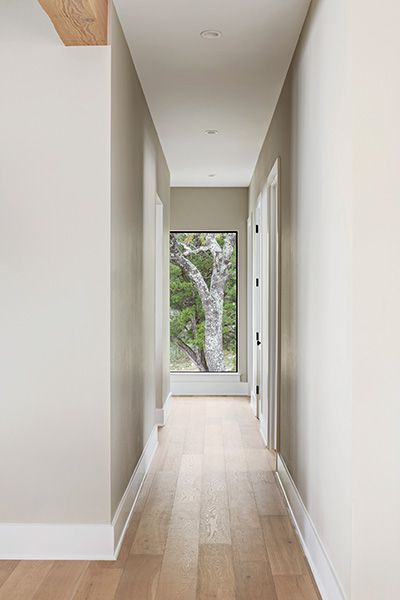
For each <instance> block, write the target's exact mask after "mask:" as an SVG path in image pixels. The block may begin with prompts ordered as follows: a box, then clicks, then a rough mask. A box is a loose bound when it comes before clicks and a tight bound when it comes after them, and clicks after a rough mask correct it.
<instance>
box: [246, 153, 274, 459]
mask: <svg viewBox="0 0 400 600" xmlns="http://www.w3.org/2000/svg"><path fill="white" fill-rule="evenodd" d="M252 237H253V243H252V244H251V246H252V248H253V261H252V263H253V281H252V282H251V290H252V315H251V320H250V322H249V329H250V331H252V339H253V344H252V352H251V356H250V363H251V364H250V372H251V373H253V377H252V381H251V388H252V389H251V394H252V398H253V397H254V398H255V400H254V401H253V402H254V403H255V405H256V411H255V412H256V416H257V417H258V418H259V419H260V431H261V434H262V436H263V439H264V441H265V444H266V445H267V447H268V448H269V449H270V450H277V449H278V412H279V368H280V361H279V285H280V284H279V265H280V262H279V260H280V258H279V248H280V234H279V159H277V160H276V161H275V163H274V165H273V167H272V169H271V171H270V173H269V175H268V177H267V181H266V183H265V185H264V187H263V189H262V191H261V193H260V195H259V197H258V200H257V205H256V207H255V211H254V214H253V235H252Z"/></svg>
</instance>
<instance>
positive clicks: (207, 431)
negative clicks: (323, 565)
mask: <svg viewBox="0 0 400 600" xmlns="http://www.w3.org/2000/svg"><path fill="white" fill-rule="evenodd" d="M159 440H160V444H159V448H158V450H157V452H156V455H155V457H154V459H153V463H152V466H151V468H150V471H149V473H148V475H147V478H146V479H145V482H144V485H143V488H142V491H141V493H140V495H139V498H138V501H137V503H136V505H135V509H134V513H133V515H132V518H131V521H130V525H129V528H128V531H127V533H126V536H125V539H124V542H123V545H122V549H121V552H120V555H119V558H118V560H117V561H115V562H109V563H107V562H106V563H105V562H91V563H90V562H86V561H73V562H68V561H65V562H64V561H54V562H51V561H47V562H44V561H20V562H19V563H18V562H17V561H3V562H0V584H1V583H2V585H1V587H0V600H6V599H7V600H16V599H17V598H18V599H22V598H23V600H31V599H35V600H113V599H115V600H150V599H154V600H196V599H198V600H209V599H212V598H216V599H218V600H231V599H237V600H245V599H246V600H258V599H259V600H317V599H318V598H319V596H318V594H317V592H316V591H315V587H314V583H313V580H312V577H311V575H310V572H309V569H308V565H307V563H306V560H305V558H304V556H303V554H302V552H301V548H300V545H299V543H298V541H297V538H296V535H295V533H294V531H293V528H292V525H291V523H290V520H289V517H288V515H287V510H286V507H285V504H284V500H283V497H282V496H281V493H280V490H279V488H278V486H277V484H276V482H275V479H274V475H273V468H274V458H273V456H272V455H271V454H269V453H268V452H267V451H266V450H265V449H264V444H263V442H262V440H261V437H260V434H259V431H258V421H257V420H256V419H255V418H254V417H253V415H252V412H251V409H250V406H249V404H248V401H247V398H238V397H236V398H234V397H230V398H228V397H221V398H175V399H174V400H173V408H172V411H171V415H170V417H169V420H168V423H167V425H166V426H165V427H164V428H161V429H160V430H159Z"/></svg>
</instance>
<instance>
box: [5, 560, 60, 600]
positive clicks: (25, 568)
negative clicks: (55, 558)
mask: <svg viewBox="0 0 400 600" xmlns="http://www.w3.org/2000/svg"><path fill="white" fill-rule="evenodd" d="M53 564H54V563H53V562H52V561H44V560H32V561H31V560H29V561H21V562H20V563H19V564H18V565H17V567H16V568H15V569H14V570H13V572H12V573H11V575H10V576H9V577H7V579H6V581H5V582H4V583H3V585H2V586H1V588H0V600H31V599H32V598H33V596H34V594H35V592H36V590H37V589H38V587H39V586H40V585H41V583H42V582H43V580H44V579H45V577H46V575H47V574H48V573H49V571H50V569H51V568H52V566H53Z"/></svg>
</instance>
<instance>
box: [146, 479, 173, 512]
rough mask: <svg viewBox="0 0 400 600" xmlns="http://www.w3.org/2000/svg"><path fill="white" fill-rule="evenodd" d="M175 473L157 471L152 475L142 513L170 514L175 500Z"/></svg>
mask: <svg viewBox="0 0 400 600" xmlns="http://www.w3.org/2000/svg"><path fill="white" fill-rule="evenodd" d="M177 480H178V472H177V471H159V472H156V473H155V474H154V479H153V483H152V486H151V494H149V496H148V498H147V501H146V504H145V506H144V509H143V513H147V514H160V513H168V512H171V510H172V506H173V504H174V499H175V491H176V482H177Z"/></svg>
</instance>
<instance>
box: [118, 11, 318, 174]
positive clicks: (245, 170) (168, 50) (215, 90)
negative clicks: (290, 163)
mask: <svg viewBox="0 0 400 600" xmlns="http://www.w3.org/2000/svg"><path fill="white" fill-rule="evenodd" d="M114 3H115V6H116V9H117V12H118V15H119V18H120V20H121V24H122V27H123V29H124V32H125V36H126V38H127V41H128V44H129V47H130V49H131V52H132V56H133V59H134V62H135V66H136V69H137V72H138V75H139V78H140V81H141V83H142V86H143V90H144V93H145V96H146V99H147V102H148V105H149V108H150V112H151V114H152V117H153V120H154V123H155V126H156V128H157V132H158V135H159V137H160V141H161V144H162V147H163V150H164V153H165V155H166V158H167V161H168V165H169V168H170V171H171V185H173V186H247V185H248V184H249V182H250V178H251V175H252V173H253V170H254V167H255V163H256V160H257V157H258V154H259V151H260V149H261V145H262V142H263V140H264V138H265V135H266V133H267V129H268V126H269V124H270V122H271V118H272V115H273V112H274V108H275V106H276V103H277V100H278V97H279V94H280V91H281V89H282V85H283V82H284V79H285V76H286V73H287V70H288V67H289V64H290V61H291V58H292V55H293V52H294V49H295V47H296V43H297V40H298V38H299V34H300V31H301V28H302V25H303V22H304V19H305V16H306V13H307V10H308V6H309V4H310V1H309V0H200V1H199V0H114ZM209 29H212V30H218V31H221V33H222V36H221V37H220V38H217V39H203V38H202V37H201V36H200V33H201V32H202V31H204V30H209ZM207 129H217V130H218V134H216V135H206V134H205V130H207ZM211 174H214V175H215V176H214V177H210V175H211Z"/></svg>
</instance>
